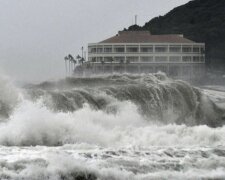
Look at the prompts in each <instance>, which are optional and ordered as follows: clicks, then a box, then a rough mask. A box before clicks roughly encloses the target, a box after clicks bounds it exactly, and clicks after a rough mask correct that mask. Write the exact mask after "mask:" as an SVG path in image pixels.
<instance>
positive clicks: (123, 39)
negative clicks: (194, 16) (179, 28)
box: [85, 31, 205, 77]
mask: <svg viewBox="0 0 225 180" xmlns="http://www.w3.org/2000/svg"><path fill="white" fill-rule="evenodd" d="M204 52H205V44H204V43H196V42H194V41H191V40H189V39H186V38H184V37H183V35H152V34H151V33H150V32H149V31H121V32H119V33H118V34H117V35H116V36H113V37H111V38H109V39H106V40H104V41H101V42H99V43H90V44H88V61H87V63H85V66H86V67H87V69H89V72H90V71H91V72H92V73H98V72H100V73H103V72H104V73H111V72H135V73H151V72H157V71H163V72H165V73H167V74H168V75H171V76H179V77H181V76H187V77H189V76H192V75H198V74H200V73H201V74H202V71H203V69H204V64H205V53H204Z"/></svg>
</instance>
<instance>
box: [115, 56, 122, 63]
mask: <svg viewBox="0 0 225 180" xmlns="http://www.w3.org/2000/svg"><path fill="white" fill-rule="evenodd" d="M113 62H116V63H125V57H123V56H118V57H114V61H113Z"/></svg>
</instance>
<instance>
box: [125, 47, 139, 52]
mask: <svg viewBox="0 0 225 180" xmlns="http://www.w3.org/2000/svg"><path fill="white" fill-rule="evenodd" d="M127 52H130V53H136V52H138V47H137V46H130V47H129V46H128V47H127Z"/></svg>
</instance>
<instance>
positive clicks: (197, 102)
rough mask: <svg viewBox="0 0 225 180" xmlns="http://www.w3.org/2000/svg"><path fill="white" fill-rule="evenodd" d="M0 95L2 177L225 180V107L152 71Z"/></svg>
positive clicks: (9, 89)
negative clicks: (197, 179) (193, 179)
mask: <svg viewBox="0 0 225 180" xmlns="http://www.w3.org/2000/svg"><path fill="white" fill-rule="evenodd" d="M0 89H1V92H2V93H1V95H2V96H1V98H0V102H1V111H0V114H1V119H2V121H1V123H0V144H1V146H0V149H1V152H2V155H0V156H1V159H2V160H1V161H0V175H1V176H0V177H1V178H2V177H6V176H7V177H9V179H49V177H50V178H51V179H76V177H79V176H80V177H82V178H83V179H97V178H99V179H155V178H163V177H164V178H168V177H172V178H173V177H174V178H177V177H180V178H184V177H187V175H188V176H189V177H200V176H199V174H201V173H203V174H206V175H205V176H204V177H213V178H214V177H217V178H218V177H224V176H225V174H224V173H223V172H224V167H225V164H224V163H223V162H224V161H222V160H223V159H224V158H225V153H224V152H225V150H224V149H223V147H224V146H225V144H224V142H225V129H224V128H225V127H224V126H223V124H224V119H223V118H224V109H223V108H221V107H217V105H216V104H215V103H214V102H213V101H211V100H210V99H209V98H208V97H207V96H206V95H204V94H203V93H202V91H201V89H197V88H195V87H192V86H191V85H189V84H187V83H185V82H182V81H174V80H171V79H169V78H167V77H166V76H165V75H164V74H160V73H159V74H149V75H112V76H100V77H93V78H67V79H63V80H60V81H57V82H44V83H41V84H38V85H27V86H26V87H24V88H23V89H22V90H21V89H18V88H15V87H14V86H13V85H12V84H10V83H9V82H8V81H5V80H2V79H1V81H0ZM2 107H7V108H2ZM40 145H41V146H40ZM29 146H33V147H29ZM18 154H20V156H18ZM19 157H23V158H22V160H21V159H20V158H19ZM187 157H189V158H187ZM71 159H72V160H71ZM140 160H141V162H142V164H141V163H140V162H139V161H140ZM59 161H60V162H62V164H61V165H59V164H58V162H59ZM193 164H195V166H197V167H198V169H195V166H194V165H193ZM196 164H197V165H196ZM203 164H204V166H203ZM215 164H217V165H215ZM17 167H19V170H18V168H17ZM86 167H88V168H86ZM121 168H122V171H121ZM212 169H213V171H212ZM200 172H201V173H200ZM206 172H207V173H206ZM204 177H203V178H204Z"/></svg>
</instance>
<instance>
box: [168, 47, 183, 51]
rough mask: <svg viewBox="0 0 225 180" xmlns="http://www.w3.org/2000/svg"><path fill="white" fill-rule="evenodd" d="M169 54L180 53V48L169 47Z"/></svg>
mask: <svg viewBox="0 0 225 180" xmlns="http://www.w3.org/2000/svg"><path fill="white" fill-rule="evenodd" d="M169 49H170V52H181V46H170V48H169Z"/></svg>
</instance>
